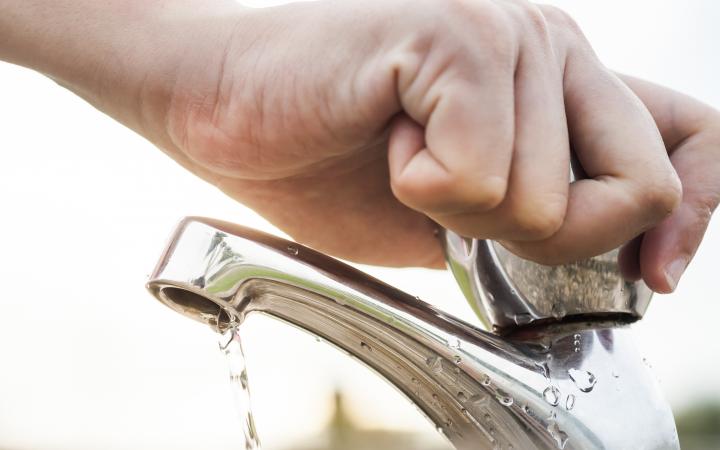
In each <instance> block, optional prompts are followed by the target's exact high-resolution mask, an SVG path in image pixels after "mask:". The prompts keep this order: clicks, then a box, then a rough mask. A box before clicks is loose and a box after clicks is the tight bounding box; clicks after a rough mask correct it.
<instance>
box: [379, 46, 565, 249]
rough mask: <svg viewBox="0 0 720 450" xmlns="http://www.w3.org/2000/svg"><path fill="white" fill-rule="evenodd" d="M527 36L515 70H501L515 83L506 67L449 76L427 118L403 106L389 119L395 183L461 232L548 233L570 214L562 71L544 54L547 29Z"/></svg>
mask: <svg viewBox="0 0 720 450" xmlns="http://www.w3.org/2000/svg"><path fill="white" fill-rule="evenodd" d="M528 40H529V41H530V42H529V43H528V45H529V46H530V48H528V47H527V46H526V47H525V48H526V51H525V52H523V53H522V54H520V55H518V60H517V67H516V68H515V73H514V75H513V73H512V72H509V73H507V74H505V75H504V76H505V77H507V79H508V80H511V82H512V83H513V84H512V85H511V86H509V87H508V86H506V85H505V81H504V80H505V78H503V77H497V78H495V77H492V78H491V79H489V80H486V79H481V80H478V81H477V83H476V84H475V85H472V86H469V85H466V84H465V83H464V81H463V80H460V82H459V83H458V80H457V79H453V80H452V81H451V82H450V83H448V86H447V87H446V89H445V90H444V91H443V92H442V96H441V97H440V99H439V100H438V102H437V107H436V108H435V109H434V110H433V111H432V112H431V114H430V116H429V119H428V121H427V126H426V127H423V126H422V125H421V124H420V123H417V122H415V121H413V120H412V119H410V118H409V117H408V116H406V115H401V116H399V117H397V118H396V119H395V120H394V121H393V124H392V126H391V137H390V144H389V163H390V172H391V182H392V187H393V192H394V193H395V195H396V196H397V198H398V199H400V200H401V201H402V202H403V203H405V204H406V205H408V206H410V207H411V208H414V209H416V210H418V211H421V212H423V213H425V214H427V215H429V216H430V217H432V218H433V220H435V221H436V222H438V223H440V224H441V225H443V226H445V227H447V228H450V229H452V230H454V231H456V232H458V233H460V234H462V235H464V236H472V237H478V238H496V239H498V238H512V239H519V240H537V239H543V238H547V237H548V236H550V235H552V234H553V233H554V232H555V231H557V229H558V228H559V226H560V224H561V223H562V221H563V217H564V215H565V209H566V205H567V195H568V174H569V148H568V137H567V129H566V125H565V123H566V120H565V112H564V105H563V102H562V75H561V73H560V71H559V69H558V67H557V66H556V65H554V64H547V59H548V58H552V54H551V53H552V52H551V50H550V45H549V42H547V39H545V40H543V39H535V40H533V39H528ZM532 47H535V48H532ZM484 71H485V72H486V71H487V70H486V69H484ZM482 74H483V72H482V71H479V72H478V75H482ZM511 126H512V128H511Z"/></svg>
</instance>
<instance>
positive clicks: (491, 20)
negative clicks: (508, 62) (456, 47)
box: [443, 0, 515, 59]
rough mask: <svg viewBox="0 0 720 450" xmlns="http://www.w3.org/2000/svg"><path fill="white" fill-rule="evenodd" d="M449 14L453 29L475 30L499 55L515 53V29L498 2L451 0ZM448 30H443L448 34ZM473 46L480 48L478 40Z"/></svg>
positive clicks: (501, 56) (447, 18)
mask: <svg viewBox="0 0 720 450" xmlns="http://www.w3.org/2000/svg"><path fill="white" fill-rule="evenodd" d="M446 11H447V15H446V16H445V19H446V20H447V21H448V24H447V25H449V26H450V31H452V32H453V34H455V32H454V31H455V30H457V29H468V30H473V33H476V34H478V35H479V37H480V42H481V43H482V45H483V46H484V48H485V49H486V50H487V51H490V52H492V53H491V54H492V55H493V56H495V57H496V58H498V59H500V58H505V57H507V56H508V55H512V54H513V53H514V42H515V32H514V29H513V26H512V24H511V21H510V20H509V17H508V15H507V14H506V12H505V11H504V10H503V9H502V8H500V7H498V6H497V4H495V2H492V1H484V0H480V1H478V0H452V1H450V2H448V6H447V10H446ZM447 31H448V30H447V29H445V30H443V32H445V33H447ZM472 46H473V47H471V48H470V49H472V50H476V49H477V43H476V42H474V43H472Z"/></svg>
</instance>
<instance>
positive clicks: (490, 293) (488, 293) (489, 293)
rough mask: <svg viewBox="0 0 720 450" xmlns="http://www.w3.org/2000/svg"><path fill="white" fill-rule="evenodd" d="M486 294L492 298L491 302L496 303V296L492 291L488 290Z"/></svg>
mask: <svg viewBox="0 0 720 450" xmlns="http://www.w3.org/2000/svg"><path fill="white" fill-rule="evenodd" d="M485 295H487V298H488V300H490V302H491V303H495V296H494V295H493V293H492V292H486V293H485Z"/></svg>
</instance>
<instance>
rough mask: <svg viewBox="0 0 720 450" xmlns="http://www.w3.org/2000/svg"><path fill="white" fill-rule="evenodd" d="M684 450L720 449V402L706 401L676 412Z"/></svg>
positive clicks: (681, 444)
mask: <svg viewBox="0 0 720 450" xmlns="http://www.w3.org/2000/svg"><path fill="white" fill-rule="evenodd" d="M675 422H676V424H677V429H678V435H679V437H680V447H681V448H682V449H683V450H720V402H718V401H715V402H712V401H706V402H700V403H696V404H694V405H693V406H691V407H689V408H686V409H684V410H681V411H678V412H676V413H675Z"/></svg>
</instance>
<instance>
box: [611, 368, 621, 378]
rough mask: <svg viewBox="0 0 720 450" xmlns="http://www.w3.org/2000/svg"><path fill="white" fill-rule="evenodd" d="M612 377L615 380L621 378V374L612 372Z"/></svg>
mask: <svg viewBox="0 0 720 450" xmlns="http://www.w3.org/2000/svg"><path fill="white" fill-rule="evenodd" d="M612 376H613V378H620V374H619V373H617V372H615V371H614V370H613V371H612Z"/></svg>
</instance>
